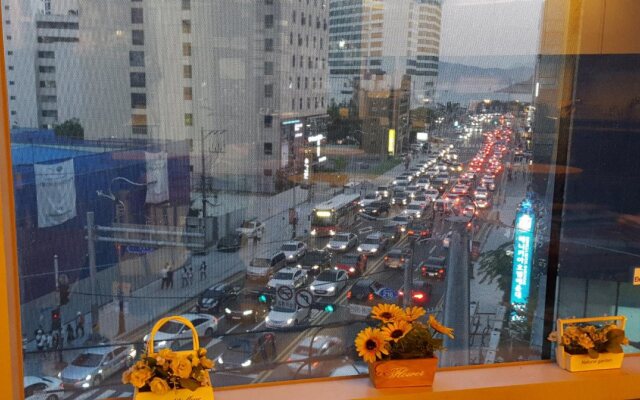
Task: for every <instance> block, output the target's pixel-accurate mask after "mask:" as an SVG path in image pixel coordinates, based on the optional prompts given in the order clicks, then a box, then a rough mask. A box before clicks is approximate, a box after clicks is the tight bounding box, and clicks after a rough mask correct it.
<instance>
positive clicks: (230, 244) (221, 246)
mask: <svg viewBox="0 0 640 400" xmlns="http://www.w3.org/2000/svg"><path fill="white" fill-rule="evenodd" d="M240 247H242V235H241V234H239V233H230V234H228V235H225V236H223V237H221V238H220V240H218V245H217V246H216V248H217V250H218V251H222V252H225V251H228V252H233V251H238V250H240Z"/></svg>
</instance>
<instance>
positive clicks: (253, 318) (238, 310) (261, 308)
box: [224, 292, 269, 323]
mask: <svg viewBox="0 0 640 400" xmlns="http://www.w3.org/2000/svg"><path fill="white" fill-rule="evenodd" d="M268 312H269V306H268V305H267V304H266V303H261V302H260V301H258V293H251V292H249V293H245V294H244V295H243V296H238V297H236V298H235V299H233V300H232V301H231V302H229V304H227V306H226V307H225V308H224V314H225V319H226V320H227V321H231V322H235V321H239V322H241V323H247V322H253V323H256V322H258V321H261V320H262V319H263V318H264V317H265V316H266V315H267V313H268Z"/></svg>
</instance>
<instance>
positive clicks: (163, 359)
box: [156, 349, 177, 366]
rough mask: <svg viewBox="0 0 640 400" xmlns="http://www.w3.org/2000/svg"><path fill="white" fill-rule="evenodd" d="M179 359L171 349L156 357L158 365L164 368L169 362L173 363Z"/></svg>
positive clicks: (161, 351)
mask: <svg viewBox="0 0 640 400" xmlns="http://www.w3.org/2000/svg"><path fill="white" fill-rule="evenodd" d="M176 357H177V355H176V353H174V352H173V351H171V350H169V349H162V350H160V351H159V352H158V354H157V355H156V364H157V365H160V366H164V365H165V364H166V363H167V361H171V360H173V359H175V358H176Z"/></svg>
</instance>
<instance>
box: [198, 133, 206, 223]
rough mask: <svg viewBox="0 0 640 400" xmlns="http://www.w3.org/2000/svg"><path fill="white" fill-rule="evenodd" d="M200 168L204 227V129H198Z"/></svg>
mask: <svg viewBox="0 0 640 400" xmlns="http://www.w3.org/2000/svg"><path fill="white" fill-rule="evenodd" d="M200 164H201V165H200V166H201V167H202V171H201V173H200V192H201V196H202V223H203V226H204V221H205V219H206V218H207V197H206V190H205V183H206V179H205V176H204V171H205V168H204V128H203V127H200Z"/></svg>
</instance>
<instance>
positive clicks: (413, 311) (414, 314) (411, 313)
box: [404, 307, 427, 322]
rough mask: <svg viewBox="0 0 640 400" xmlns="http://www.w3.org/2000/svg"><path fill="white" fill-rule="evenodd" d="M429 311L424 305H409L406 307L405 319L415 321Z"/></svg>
mask: <svg viewBox="0 0 640 400" xmlns="http://www.w3.org/2000/svg"><path fill="white" fill-rule="evenodd" d="M426 313H427V312H426V311H425V310H424V308H422V307H407V308H405V309H404V319H405V321H407V322H413V321H416V320H417V319H419V318H420V317H422V316H423V315H425V314H426Z"/></svg>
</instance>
